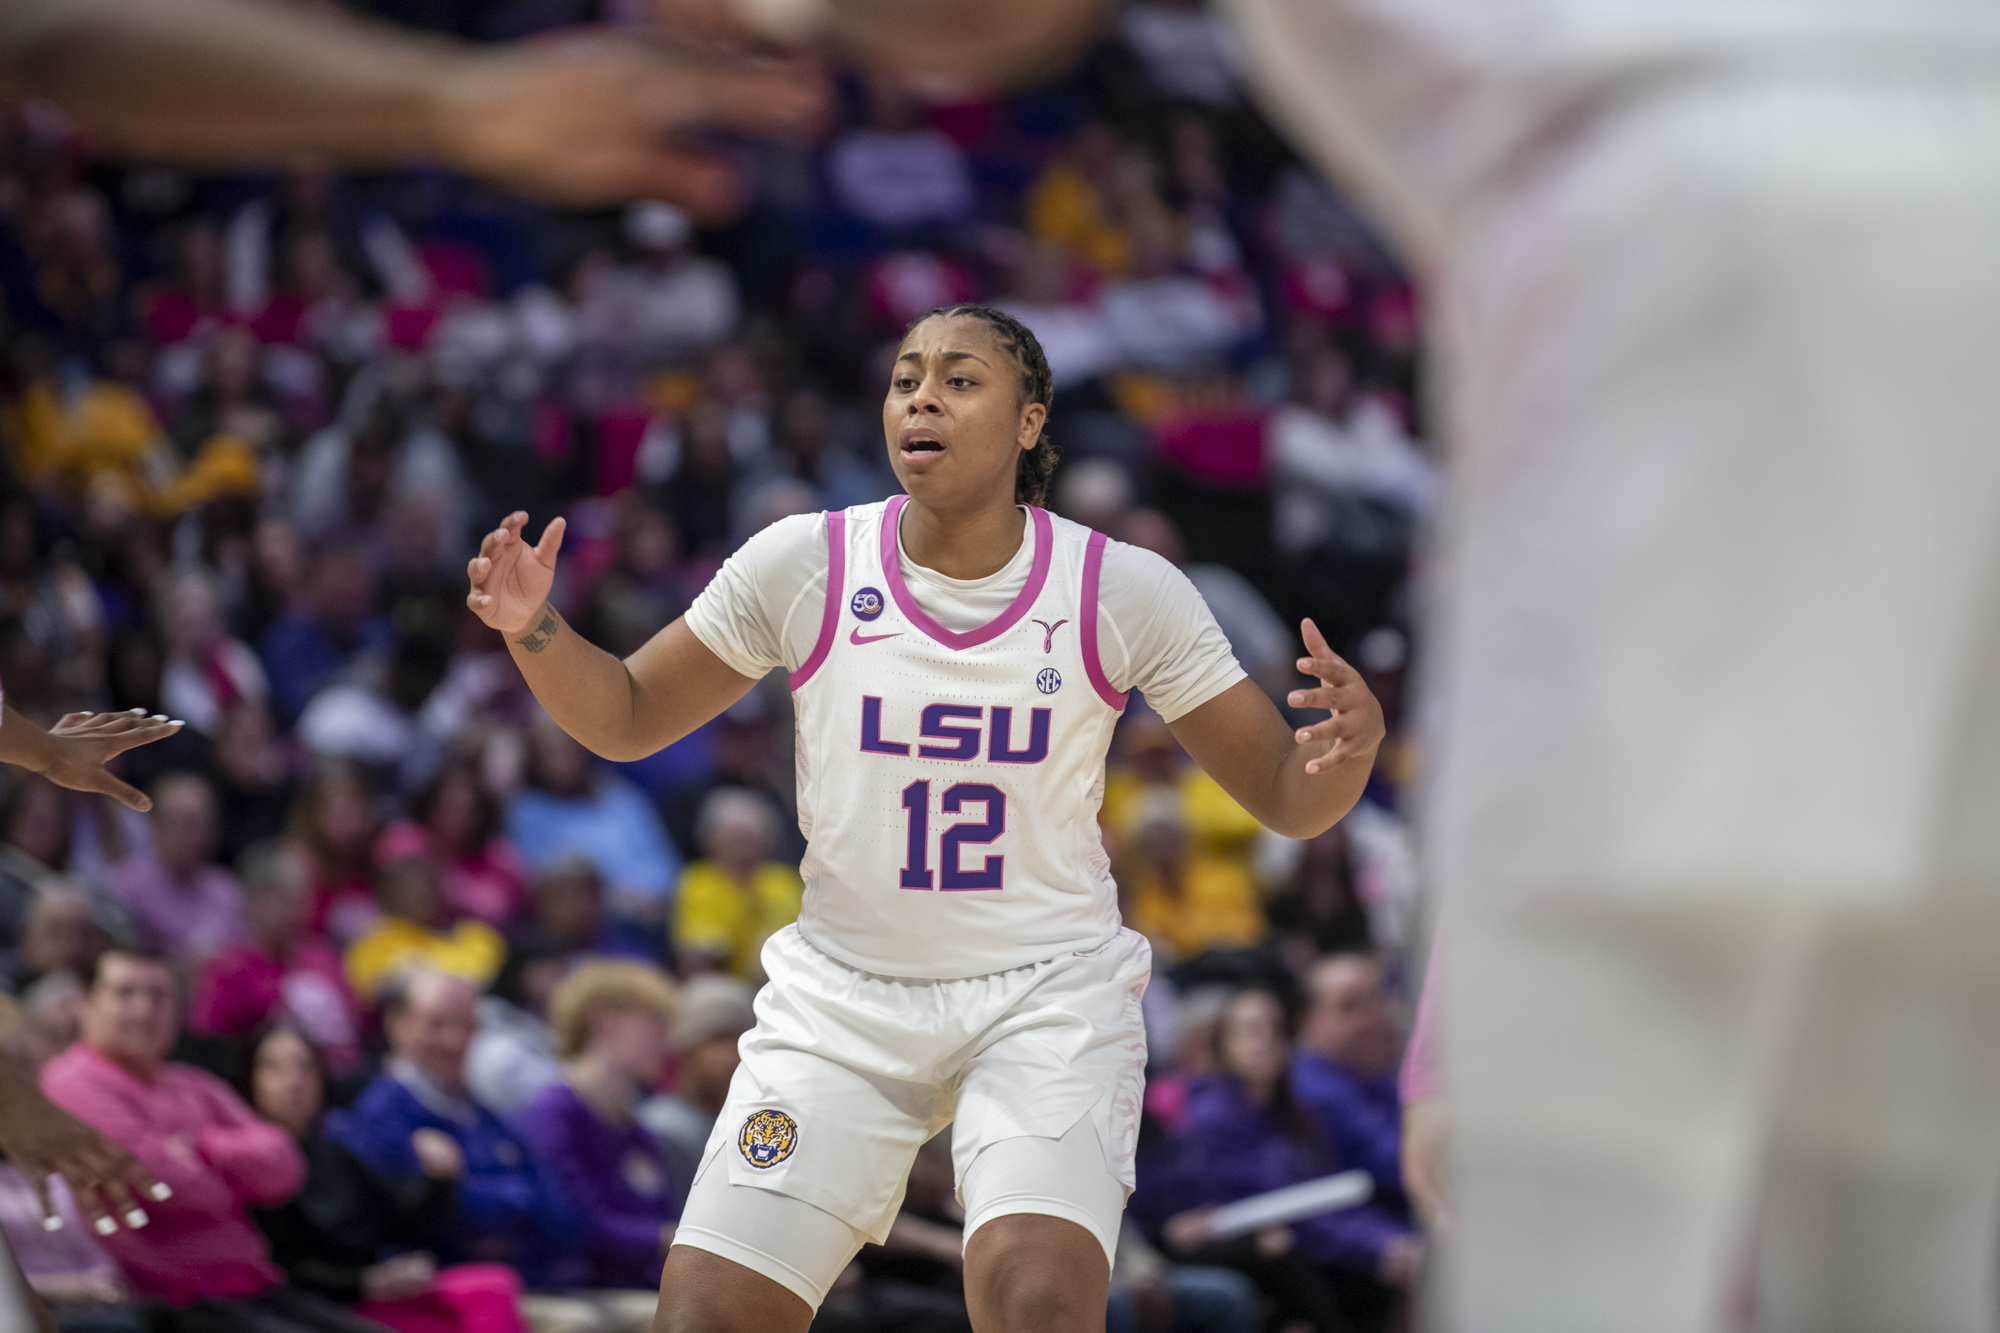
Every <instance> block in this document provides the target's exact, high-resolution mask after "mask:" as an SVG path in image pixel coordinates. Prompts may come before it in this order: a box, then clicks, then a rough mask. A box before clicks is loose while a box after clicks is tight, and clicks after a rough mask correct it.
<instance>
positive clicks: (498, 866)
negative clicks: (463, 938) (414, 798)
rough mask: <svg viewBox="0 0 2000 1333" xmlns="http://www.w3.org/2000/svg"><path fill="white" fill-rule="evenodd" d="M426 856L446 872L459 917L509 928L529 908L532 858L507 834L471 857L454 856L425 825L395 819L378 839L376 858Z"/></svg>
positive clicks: (377, 860)
mask: <svg viewBox="0 0 2000 1333" xmlns="http://www.w3.org/2000/svg"><path fill="white" fill-rule="evenodd" d="M405 856H425V857H429V858H430V860H431V861H432V862H433V863H434V864H435V865H436V866H437V867H438V869H439V870H440V871H442V872H443V875H444V896H445V901H446V902H448V903H450V904H451V908H452V913H453V915H455V916H470V917H477V918H478V919H479V920H481V921H484V922H485V923H486V924H487V925H489V926H493V927H495V928H497V929H500V930H506V929H507V928H508V927H509V926H511V925H513V924H514V922H515V920H516V919H518V918H519V917H520V916H521V914H522V913H523V912H525V911H527V910H528V863H527V862H526V861H524V860H522V859H521V853H520V852H519V851H517V850H515V847H514V844H513V843H511V842H509V841H507V839H505V838H489V839H487V841H486V845H485V846H484V847H481V848H480V849H479V850H478V851H476V852H474V853H473V854H472V855H470V856H465V857H457V858H454V857H453V856H452V855H451V853H450V852H449V851H447V850H446V849H445V848H444V847H443V846H441V845H440V844H439V842H438V839H437V838H436V837H435V836H434V835H433V834H432V833H431V831H430V830H429V829H427V828H425V827H424V826H423V825H422V824H418V823H415V822H413V821H411V820H404V821H403V822H401V823H399V824H392V825H390V827H389V830H388V832H386V833H384V834H383V835H382V836H381V838H379V839H378V840H377V841H376V843H375V863H376V864H377V865H384V866H386V865H390V864H392V863H394V862H396V861H399V860H401V859H402V858H403V857H405Z"/></svg>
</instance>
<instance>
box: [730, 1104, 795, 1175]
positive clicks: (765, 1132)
mask: <svg viewBox="0 0 2000 1333" xmlns="http://www.w3.org/2000/svg"><path fill="white" fill-rule="evenodd" d="M798 1146H799V1124H798V1121H796V1120H794V1119H792V1118H791V1117H790V1116H788V1115H786V1114H785V1113H784V1112H783V1111H769V1110H766V1111H752V1112H751V1113H750V1118H749V1119H747V1120H745V1121H744V1122H743V1129H742V1131H741V1132H740V1133H738V1134H737V1136H736V1147H737V1150H738V1151H739V1152H741V1153H742V1154H743V1160H744V1161H746V1162H748V1163H750V1165H752V1166H754V1167H756V1168H757V1169H758V1170H759V1171H764V1170H768V1169H769V1168H771V1167H774V1166H776V1165H777V1164H778V1163H780V1162H782V1161H784V1160H785V1159H786V1158H787V1157H790V1156H791V1155H792V1149H794V1148H796V1147H798Z"/></svg>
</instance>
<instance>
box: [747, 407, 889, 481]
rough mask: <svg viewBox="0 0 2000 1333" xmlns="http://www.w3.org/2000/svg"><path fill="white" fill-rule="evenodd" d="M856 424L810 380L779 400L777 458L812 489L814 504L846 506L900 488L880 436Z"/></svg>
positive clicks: (775, 433) (774, 435)
mask: <svg viewBox="0 0 2000 1333" xmlns="http://www.w3.org/2000/svg"><path fill="white" fill-rule="evenodd" d="M852 424H854V423H851V422H847V421H843V419H842V414H841V412H840V410H839V408H838V406H837V405H836V404H835V403H834V401H833V400H832V399H831V398H829V397H828V396H827V394H826V393H825V392H824V391H822V390H820V389H818V388H815V387H812V386H810V385H808V386H805V387H802V388H797V389H794V390H792V391H791V392H790V393H787V394H785V395H784V396H783V397H782V398H781V399H779V401H778V407H777V411H776V414H775V421H774V429H773V431H772V441H771V442H772V444H773V446H774V448H775V451H776V459H775V461H776V462H777V463H778V465H779V466H781V467H783V468H784V469H785V470H786V471H787V472H788V473H789V474H790V475H791V476H793V477H796V478H798V479H799V480H800V481H803V482H805V483H807V484H808V485H810V486H811V487H812V488H813V493H814V496H815V500H814V503H813V505H812V508H814V509H846V508H848V507H849V506H852V505H859V504H872V503H874V502H875V501H877V500H882V499H886V498H887V497H889V496H890V495H893V494H894V493H895V492H896V490H897V486H896V479H895V474H894V473H892V472H890V471H889V469H888V467H887V466H886V465H885V464H884V462H883V460H882V457H881V451H880V449H879V447H877V441H876V439H875V437H874V436H873V435H871V434H870V433H869V432H868V430H867V429H866V426H867V425H872V424H873V423H872V422H868V423H865V425H863V427H862V428H861V429H859V430H849V429H847V427H848V426H850V425H852Z"/></svg>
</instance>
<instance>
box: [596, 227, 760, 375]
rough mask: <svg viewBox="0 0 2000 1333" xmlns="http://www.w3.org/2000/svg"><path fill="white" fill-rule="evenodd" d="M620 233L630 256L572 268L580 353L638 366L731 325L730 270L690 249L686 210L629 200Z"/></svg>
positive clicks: (710, 339)
mask: <svg viewBox="0 0 2000 1333" xmlns="http://www.w3.org/2000/svg"><path fill="white" fill-rule="evenodd" d="M625 239H626V241H627V242H628V244H629V245H630V246H631V249H632V252H633V261H632V262H629V263H624V264H618V265H615V266H613V265H602V266H593V267H592V268H590V269H589V270H587V271H586V272H585V273H583V274H581V275H580V280H579V282H578V284H577V297H578V305H577V309H576V336H577V339H578V341H579V343H580V344H581V345H582V348H583V350H584V353H585V354H586V355H591V354H593V353H594V354H596V355H599V356H604V355H613V356H617V357H620V358H629V359H630V360H631V361H632V362H633V363H634V369H635V370H636V371H638V372H640V373H643V372H645V371H646V370H649V369H655V368H658V367H660V366H663V365H670V364H673V363H676V362H680V361H684V360H686V359H688V358H690V357H693V356H695V355H697V354H699V353H701V352H703V351H706V350H707V349H708V348H710V347H712V346H713V345H715V344H716V343H718V342H720V341H721V340H722V339H724V338H726V337H728V336H729V335H730V334H731V333H732V332H733V331H734V330H735V327H736V321H737V318H738V316H739V314H740V310H739V303H738V299H737V294H736V278H735V276H734V275H733V274H732V273H730V271H729V269H728V267H727V266H725V265H723V264H720V263H718V262H716V261H715V260H713V259H706V258H703V257H701V256H699V255H696V254H694V253H693V252H692V242H693V241H694V224H693V222H692V221H691V220H690V219H689V218H688V215H687V214H685V213H683V212H682V211H681V210H679V209H678V208H674V207H672V206H671V205H668V204H662V203H658V202H652V201H648V202H642V203H636V204H632V205H630V206H628V207H627V208H626V210H625Z"/></svg>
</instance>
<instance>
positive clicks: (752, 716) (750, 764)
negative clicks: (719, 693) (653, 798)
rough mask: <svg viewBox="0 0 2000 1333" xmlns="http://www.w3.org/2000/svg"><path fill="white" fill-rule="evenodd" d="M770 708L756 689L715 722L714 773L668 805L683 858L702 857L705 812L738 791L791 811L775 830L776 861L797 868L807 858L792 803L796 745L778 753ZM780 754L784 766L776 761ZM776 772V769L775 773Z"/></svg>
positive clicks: (675, 793)
mask: <svg viewBox="0 0 2000 1333" xmlns="http://www.w3.org/2000/svg"><path fill="white" fill-rule="evenodd" d="M767 707H768V705H767V704H766V703H765V702H764V699H763V697H762V696H761V694H760V693H759V692H757V691H752V692H751V693H750V694H749V695H747V696H745V697H744V698H743V699H742V700H741V701H740V702H738V703H737V704H736V705H735V706H734V707H732V708H730V709H729V710H728V711H727V712H725V713H723V715H722V716H721V717H719V718H717V719H716V720H715V722H714V723H713V724H712V725H713V727H714V737H715V741H714V751H713V753H712V754H711V755H710V758H709V763H708V769H707V771H706V772H704V773H702V774H700V775H699V776H697V777H694V778H692V779H690V780H688V781H687V782H685V783H682V784H681V785H680V786H679V787H677V788H676V789H675V790H674V791H673V793H672V794H671V795H669V796H668V797H667V800H666V803H665V809H666V817H667V831H668V832H669V833H671V834H673V838H674V844H675V846H676V847H677V848H678V849H679V851H680V852H681V854H682V855H683V856H685V857H687V858H688V859H690V860H692V859H693V858H695V857H698V856H700V855H701V854H702V844H701V836H700V834H699V832H698V831H697V826H698V825H699V824H700V822H701V812H702V810H703V808H704V807H706V806H707V804H708V801H709V798H710V797H712V796H713V795H714V794H715V793H716V792H718V791H723V790H727V789H730V788H734V789H737V790H741V791H747V792H752V793H755V794H756V795H758V796H761V797H763V798H764V799H765V800H766V801H769V802H770V803H771V805H772V806H773V807H774V808H776V809H778V810H782V811H787V812H788V814H787V817H785V818H781V819H780V820H779V822H778V825H777V827H776V829H775V830H774V832H775V836H776V838H777V842H776V844H775V845H776V857H777V859H778V860H781V861H789V862H792V863H794V864H796V863H797V862H798V861H799V860H800V859H802V858H803V857H804V856H805V854H806V840H805V835H804V834H802V833H800V832H799V826H798V815H797V810H796V808H795V807H794V805H793V803H792V792H791V772H792V757H791V751H790V747H789V746H787V747H786V748H785V749H784V750H782V751H777V750H775V749H774V747H773V745H772V739H773V738H772V734H771V733H772V727H771V723H770V721H769V720H768V719H767V717H766V711H765V710H766V708H767ZM774 753H775V754H777V755H780V756H782V758H783V761H784V766H783V768H782V769H780V768H778V767H777V765H776V764H775V763H774V758H773V756H774ZM774 770H775V771H774Z"/></svg>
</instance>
